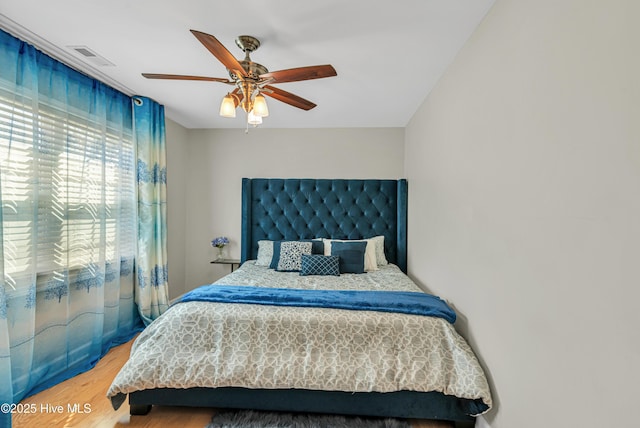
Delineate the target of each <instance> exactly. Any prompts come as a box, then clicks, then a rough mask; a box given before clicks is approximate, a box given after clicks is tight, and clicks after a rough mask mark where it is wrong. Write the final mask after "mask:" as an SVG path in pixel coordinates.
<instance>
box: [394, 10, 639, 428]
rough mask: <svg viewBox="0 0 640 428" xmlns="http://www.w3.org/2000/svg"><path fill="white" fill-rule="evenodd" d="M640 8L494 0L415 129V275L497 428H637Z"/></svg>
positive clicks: (411, 157)
mask: <svg viewBox="0 0 640 428" xmlns="http://www.w3.org/2000/svg"><path fill="white" fill-rule="evenodd" d="M639 16H640V2H637V1H636V0H611V1H599V2H585V1H583V0H561V1H558V0H539V1H515V0H514V1H507V0H497V1H496V3H495V5H494V6H493V8H492V10H491V11H490V12H489V14H488V15H487V17H486V18H485V20H484V21H483V22H482V23H481V25H480V26H479V28H478V29H477V31H476V32H475V33H474V35H473V36H472V37H471V39H470V40H469V41H468V43H467V44H466V45H465V47H464V48H463V49H462V51H461V52H460V53H459V55H458V57H457V58H456V60H455V62H454V63H453V65H452V66H451V67H450V68H449V69H448V71H447V72H446V73H445V75H444V76H443V78H442V79H441V80H440V82H439V84H438V86H437V88H436V89H435V90H434V91H432V93H431V94H430V95H429V97H428V98H427V99H426V100H425V102H424V104H423V105H422V106H421V107H420V109H419V110H418V111H417V112H416V114H415V116H414V117H413V119H412V120H411V122H410V124H409V125H408V126H407V128H406V130H405V133H406V139H405V168H406V169H405V172H406V176H407V178H408V181H409V237H410V239H409V260H408V263H409V273H410V275H411V276H412V277H413V278H414V279H416V280H417V282H419V283H420V284H421V285H423V286H425V287H426V288H428V289H430V290H432V291H433V292H435V293H437V294H439V295H441V296H443V297H445V298H447V299H448V300H450V301H451V302H453V304H454V305H455V307H456V308H457V310H458V311H459V313H460V315H461V321H460V323H459V324H458V327H459V328H460V329H461V331H463V332H464V333H465V335H466V336H467V338H468V339H469V341H470V342H471V344H472V346H473V348H474V349H475V350H476V351H477V353H478V355H479V356H480V357H481V359H482V361H483V363H484V365H485V367H486V368H487V369H488V372H489V375H490V379H491V383H492V387H493V389H494V396H495V398H496V401H497V405H496V408H495V411H493V412H492V413H490V414H489V415H487V417H486V420H487V422H488V423H489V424H490V425H491V427H492V428H513V427H518V428H528V427H581V428H585V427H604V426H610V427H613V426H620V427H628V426H636V425H637V416H636V415H635V414H634V413H635V412H634V411H633V409H634V408H635V407H636V404H637V403H636V401H637V398H638V385H639V384H640V373H639V369H638V363H639V362H640V333H639V332H638V331H639V327H640V304H639V301H640V269H638V267H637V266H638V264H639V262H638V261H639V260H640V83H639V82H640V55H639V52H640V26H638V25H637V20H638V17H639Z"/></svg>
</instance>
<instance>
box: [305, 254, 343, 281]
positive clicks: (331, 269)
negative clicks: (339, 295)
mask: <svg viewBox="0 0 640 428" xmlns="http://www.w3.org/2000/svg"><path fill="white" fill-rule="evenodd" d="M300 275H302V276H306V275H334V276H340V257H337V256H321V255H319V254H311V255H309V254H303V255H302V267H301V268H300Z"/></svg>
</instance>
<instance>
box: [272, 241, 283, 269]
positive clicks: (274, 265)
mask: <svg viewBox="0 0 640 428" xmlns="http://www.w3.org/2000/svg"><path fill="white" fill-rule="evenodd" d="M280 244H282V241H274V242H273V256H271V263H270V264H269V268H271V269H275V268H277V267H278V260H280Z"/></svg>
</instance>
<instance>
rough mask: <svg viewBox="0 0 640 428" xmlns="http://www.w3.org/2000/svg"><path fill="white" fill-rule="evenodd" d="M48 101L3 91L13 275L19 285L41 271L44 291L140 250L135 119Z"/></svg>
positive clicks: (1, 148) (5, 215)
mask: <svg viewBox="0 0 640 428" xmlns="http://www.w3.org/2000/svg"><path fill="white" fill-rule="evenodd" d="M42 98H43V97H41V99H39V100H38V102H37V103H35V102H34V101H33V100H32V99H29V98H24V97H20V96H17V95H15V94H13V93H11V92H9V91H5V90H3V89H2V88H0V191H1V193H0V195H1V197H2V208H3V210H2V222H3V225H2V227H3V240H4V259H5V279H6V281H7V284H8V285H9V286H10V287H11V288H13V289H14V290H20V289H25V288H27V287H31V286H32V284H33V283H34V280H35V279H36V278H33V275H34V273H36V275H37V277H38V278H37V283H38V287H39V288H40V287H41V286H42V287H44V286H46V284H44V283H45V282H50V281H51V280H54V281H55V280H56V277H57V278H58V279H59V280H64V281H67V279H65V278H62V276H67V275H68V274H69V273H70V272H74V271H75V272H78V271H82V270H84V271H85V272H89V274H90V275H91V274H92V272H91V271H92V270H96V269H102V268H101V267H102V266H104V269H105V272H102V273H103V274H105V275H108V270H109V266H112V265H113V263H122V262H125V263H126V262H127V261H128V262H132V260H133V257H134V252H135V240H136V238H135V236H136V235H135V225H136V218H135V207H136V205H135V176H134V174H135V167H134V165H135V152H134V145H133V136H132V130H131V124H127V126H125V127H124V128H123V127H122V124H121V123H120V124H117V123H111V122H109V120H107V121H106V123H105V122H104V119H102V120H101V121H100V120H98V119H96V120H95V121H94V120H92V119H91V117H92V115H91V114H88V113H87V112H86V111H84V112H80V111H74V110H73V108H72V107H69V106H64V107H62V106H56V101H55V100H52V99H46V98H45V99H44V100H43V99H42ZM119 269H120V266H118V270H119ZM43 278H46V280H43ZM41 283H42V284H41ZM49 285H50V284H49ZM7 291H8V290H7Z"/></svg>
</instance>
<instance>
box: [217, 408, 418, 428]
mask: <svg viewBox="0 0 640 428" xmlns="http://www.w3.org/2000/svg"><path fill="white" fill-rule="evenodd" d="M410 427H411V425H410V424H409V423H408V422H406V421H404V420H402V419H392V418H365V417H355V416H339V415H321V414H309V413H279V412H258V411H254V410H238V411H224V412H220V413H216V414H215V415H214V416H213V419H212V420H211V423H210V424H209V425H207V427H206V428H410Z"/></svg>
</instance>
